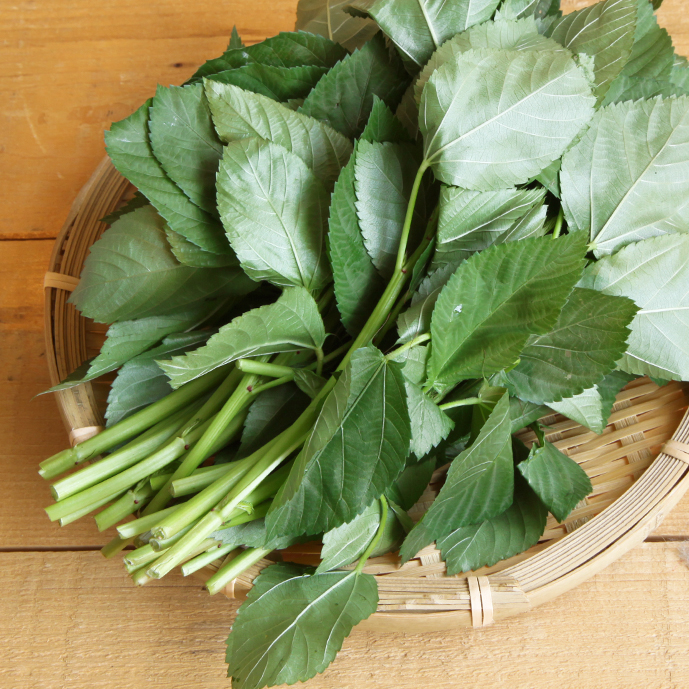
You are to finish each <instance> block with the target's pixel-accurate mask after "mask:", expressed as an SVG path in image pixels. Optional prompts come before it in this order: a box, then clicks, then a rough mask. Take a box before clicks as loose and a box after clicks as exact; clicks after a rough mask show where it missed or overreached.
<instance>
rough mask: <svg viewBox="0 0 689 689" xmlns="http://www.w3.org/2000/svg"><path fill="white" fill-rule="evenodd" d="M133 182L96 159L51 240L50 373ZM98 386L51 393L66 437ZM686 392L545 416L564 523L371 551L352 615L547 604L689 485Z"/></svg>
mask: <svg viewBox="0 0 689 689" xmlns="http://www.w3.org/2000/svg"><path fill="white" fill-rule="evenodd" d="M132 191H133V188H132V187H131V186H130V185H129V184H128V182H127V181H126V180H125V179H124V178H123V177H122V176H121V175H120V174H119V173H118V172H117V171H116V170H115V169H114V167H113V166H112V164H111V163H110V161H109V159H107V158H106V159H105V160H103V162H102V163H101V164H100V165H99V166H98V168H97V169H96V171H95V172H94V174H93V176H92V177H91V179H90V180H89V181H88V183H87V184H86V185H85V186H84V188H83V189H82V190H81V192H80V193H79V195H78V197H77V198H76V200H75V202H74V205H73V207H72V209H71V211H70V214H69V217H68V219H67V222H66V223H65V225H64V227H63V228H62V230H61V232H60V234H59V236H58V237H57V239H56V241H55V247H54V250H53V255H52V257H51V260H50V266H49V269H48V272H47V274H46V280H45V334H46V349H47V360H48V365H49V367H50V377H51V383H52V384H56V383H58V382H59V381H60V380H61V379H63V378H64V377H65V376H67V375H68V374H69V373H71V372H72V371H73V370H74V369H76V368H77V367H78V366H79V365H80V364H81V363H83V362H84V361H85V360H86V359H88V358H90V357H92V356H95V354H97V352H98V350H99V349H100V347H101V345H102V343H103V340H104V336H105V331H106V329H107V327H106V326H103V325H101V324H96V323H93V322H92V321H91V320H89V319H86V318H83V317H82V316H81V315H80V314H79V313H78V312H77V311H76V310H75V308H74V307H73V306H72V305H71V304H68V303H67V299H68V297H69V293H70V292H71V291H72V290H73V289H74V287H75V286H76V285H77V283H78V277H79V274H80V272H81V269H82V266H83V264H84V259H85V258H86V256H87V254H88V252H89V249H90V247H91V245H92V244H93V243H94V242H95V241H96V239H98V237H99V236H100V234H101V233H102V231H103V230H104V229H105V228H106V225H105V224H104V223H102V222H101V221H100V218H102V217H104V216H105V215H107V214H108V213H110V212H111V211H113V210H115V209H116V208H118V207H119V206H120V205H121V204H122V202H123V201H124V200H125V199H127V198H128V197H130V196H131V193H132ZM108 388H109V383H108V382H107V381H106V382H102V379H99V380H98V381H95V382H94V383H86V384H83V385H79V386H77V387H74V388H71V389H69V390H65V391H62V392H58V393H56V399H57V404H58V407H59V410H60V414H61V415H62V418H63V420H64V422H65V425H66V427H67V430H68V431H69V434H70V442H71V443H72V444H73V445H74V444H76V443H78V442H81V441H83V440H85V439H86V438H88V437H90V436H92V435H95V434H96V433H98V432H99V431H100V430H101V429H102V427H103V411H104V409H105V403H106V399H107V393H108ZM688 399H689V386H687V385H686V384H683V383H670V384H668V385H666V386H664V387H658V386H657V385H655V383H653V382H651V381H650V380H649V379H647V378H639V379H637V380H635V381H633V382H631V383H630V384H629V385H627V387H626V388H625V389H624V390H623V391H622V392H621V393H620V394H619V395H618V397H617V401H616V403H615V405H614V407H613V413H612V415H611V417H610V421H609V423H608V426H607V428H606V429H605V431H604V432H603V434H602V435H596V434H594V433H592V432H591V431H589V430H588V429H587V428H585V427H583V426H580V425H578V424H576V423H574V422H573V421H570V420H568V419H566V418H565V417H563V416H560V415H558V414H552V415H551V416H548V417H545V419H544V423H545V424H546V425H547V426H548V428H549V430H547V432H546V438H547V439H548V440H549V441H550V442H552V443H554V444H555V446H556V447H558V448H559V449H560V450H562V451H563V452H564V453H565V454H567V455H569V456H570V457H572V458H573V459H574V460H576V461H577V462H578V463H579V464H580V465H581V466H582V467H583V468H584V469H585V471H586V472H587V474H588V475H589V477H590V478H591V482H592V484H593V493H591V495H589V496H588V497H587V498H586V499H585V500H583V501H582V502H581V503H580V504H579V505H578V506H577V507H576V508H575V510H574V511H573V512H572V514H571V515H570V517H569V518H568V519H567V521H566V522H564V523H563V524H559V523H558V522H557V521H555V519H554V518H553V517H552V516H550V517H549V518H548V523H547V526H546V531H545V533H544V534H543V536H542V537H541V540H540V542H539V543H538V544H537V545H536V546H534V547H533V548H531V549H530V550H528V551H526V552H525V553H522V554H521V555H518V556H516V557H513V558H510V559H508V560H504V561H502V562H500V563H498V564H496V565H494V566H493V567H486V568H483V569H481V570H478V571H476V572H469V573H467V574H460V575H457V576H446V569H445V563H444V562H443V561H442V560H441V559H440V554H439V552H438V551H437V550H436V549H435V548H434V547H433V546H429V547H428V548H425V549H424V550H422V551H421V552H420V553H418V555H417V556H416V557H415V558H414V559H412V560H410V561H409V562H407V563H406V564H404V565H400V561H399V558H398V556H397V554H396V553H394V554H392V553H391V554H389V555H385V556H382V557H378V558H373V559H371V560H369V561H368V563H367V565H366V567H365V570H364V571H366V572H370V573H372V574H375V575H376V579H377V581H378V590H379V596H380V602H379V605H378V612H377V613H376V614H375V615H373V616H372V617H371V618H369V619H368V620H366V621H365V622H363V623H362V625H361V626H362V627H365V628H368V629H375V630H378V631H405V632H424V631H437V630H443V629H451V628H456V627H461V626H474V627H482V626H486V625H488V624H491V623H492V622H493V621H495V620H500V619H503V618H505V617H508V616H510V615H515V614H518V613H521V612H524V611H526V610H529V609H530V608H532V607H533V606H535V605H539V604H541V603H545V602H546V601H549V600H551V599H553V598H555V597H556V596H558V595H559V594H561V593H563V592H565V591H568V590H569V589H571V588H573V587H575V586H577V585H578V584H579V583H581V582H582V581H585V580H586V579H588V578H589V577H591V576H593V575H594V574H596V573H597V572H599V571H601V570H602V569H603V568H604V567H606V566H607V565H609V564H610V563H611V562H613V561H615V560H616V559H618V558H619V557H620V556H621V555H623V554H624V553H626V552H627V551H628V550H630V549H631V548H633V547H634V546H635V545H636V544H637V543H640V542H641V541H643V540H644V539H645V538H646V537H647V536H648V535H649V533H651V532H652V531H653V530H654V529H656V528H657V527H658V525H659V524H660V523H661V521H662V520H663V518H664V517H665V515H666V514H667V513H668V512H669V511H670V510H671V509H672V508H673V507H674V505H675V504H676V503H677V502H678V501H679V499H680V498H681V497H682V495H683V494H684V493H685V492H686V490H687V489H688V488H689V444H688V443H689V416H687V414H686V413H685V412H686V411H687V403H688ZM520 437H521V439H522V440H524V441H525V442H526V443H527V444H530V443H531V442H532V441H533V440H534V435H533V433H532V432H531V431H528V430H527V431H526V432H524V433H522V434H521V435H520ZM439 478H441V477H440V475H439V472H436V474H435V475H434V481H432V482H431V484H430V486H429V487H428V488H427V489H426V491H425V493H424V495H423V496H422V497H421V500H420V501H419V503H417V504H416V505H415V506H414V507H413V508H412V510H411V512H410V515H411V516H412V518H413V519H418V518H420V516H421V515H422V514H423V512H424V511H425V510H426V509H427V508H428V506H429V504H430V503H431V502H432V501H433V499H434V497H435V495H436V494H437V490H438V488H439V485H438V484H437V483H436V481H437V480H438V479H439ZM319 552H320V544H319V543H306V544H303V545H298V546H293V547H291V548H288V549H286V550H283V551H278V552H276V553H275V554H274V555H272V556H271V558H272V559H271V560H268V559H266V560H261V561H260V562H258V563H257V564H256V565H254V566H253V567H252V568H251V569H249V570H248V571H246V572H245V573H244V574H243V575H242V576H240V577H239V578H237V579H235V580H234V581H232V582H231V583H230V584H229V585H228V586H227V588H226V590H225V593H226V594H227V595H228V596H231V597H237V598H242V597H244V596H245V595H246V593H247V591H248V590H249V589H250V588H251V585H252V581H253V579H254V578H255V577H256V576H257V574H258V573H259V571H260V570H261V569H262V568H263V567H265V566H267V565H269V564H271V563H272V562H273V561H275V560H279V559H283V560H290V561H294V562H300V563H304V564H316V563H317V562H318V556H319ZM217 564H219V563H216V567H217ZM206 573H207V572H206Z"/></svg>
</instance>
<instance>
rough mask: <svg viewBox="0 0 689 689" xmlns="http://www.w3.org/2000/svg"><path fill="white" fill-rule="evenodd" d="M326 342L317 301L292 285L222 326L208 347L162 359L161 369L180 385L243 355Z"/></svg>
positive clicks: (316, 347) (319, 344) (268, 352)
mask: <svg viewBox="0 0 689 689" xmlns="http://www.w3.org/2000/svg"><path fill="white" fill-rule="evenodd" d="M324 342H325V329H324V326H323V320H322V319H321V316H320V313H319V312H318V306H317V305H316V302H315V301H314V300H313V297H311V295H310V294H309V293H308V292H307V291H306V290H305V289H303V288H301V287H293V288H291V289H285V290H284V292H283V293H282V295H281V296H280V298H279V299H278V300H277V301H276V302H275V303H274V304H268V305H266V306H260V307H259V308H257V309H252V310H251V311H248V312H247V313H245V314H243V315H242V316H239V317H238V318H235V319H234V320H233V321H232V322H231V323H228V324H227V325H225V326H223V327H222V328H220V330H219V331H218V332H217V333H216V334H215V335H213V336H212V337H211V338H210V339H209V340H208V343H207V344H206V346H205V347H201V348H200V349H197V350H196V351H195V352H192V353H190V354H187V355H186V356H176V357H173V358H172V360H171V361H168V362H162V363H161V368H162V369H163V370H164V371H165V373H167V375H168V376H169V377H170V380H171V382H172V386H173V387H174V388H178V387H179V386H180V385H184V383H188V382H189V381H190V380H194V379H195V378H198V377H199V376H202V375H204V374H205V373H208V372H209V371H212V370H214V369H216V368H218V367H220V366H224V365H225V364H228V363H230V362H231V361H235V360H236V359H241V358H242V357H251V356H262V355H264V354H275V353H277V352H294V351H298V350H301V349H318V348H319V347H322V346H323V343H324Z"/></svg>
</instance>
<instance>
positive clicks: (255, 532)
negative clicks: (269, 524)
mask: <svg viewBox="0 0 689 689" xmlns="http://www.w3.org/2000/svg"><path fill="white" fill-rule="evenodd" d="M211 538H214V539H215V540H216V541H220V543H222V544H223V545H229V546H233V547H238V546H241V545H243V546H246V547H247V548H264V549H266V550H280V549H282V548H289V546H291V545H294V544H295V543H299V542H301V541H302V539H300V538H293V537H292V536H283V537H277V538H272V539H270V540H268V535H267V532H266V520H265V519H253V520H252V521H250V522H245V523H244V524H237V525H236V526H229V527H226V528H224V529H219V530H218V531H214V532H213V533H212V534H211Z"/></svg>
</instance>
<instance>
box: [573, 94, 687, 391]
mask: <svg viewBox="0 0 689 689" xmlns="http://www.w3.org/2000/svg"><path fill="white" fill-rule="evenodd" d="M688 100H689V99H688ZM687 276H689V236H687V235H686V234H677V235H667V236H664V237H654V238H653V239H645V240H644V241H642V242H637V243H636V244H630V245H629V246H627V247H625V248H624V249H622V250H620V251H618V252H617V253H616V254H613V255H612V256H607V257H605V258H603V259H601V260H600V261H597V262H596V263H593V264H592V265H591V266H589V267H588V268H587V269H586V271H585V272H584V277H583V279H582V282H581V286H582V287H588V288H589V289H595V290H598V291H600V292H604V293H605V294H612V295H615V296H624V297H629V298H630V299H633V300H634V301H635V302H636V305H637V306H638V307H639V309H640V310H639V312H638V313H637V315H636V318H635V319H634V320H633V321H632V324H631V331H632V333H631V335H630V336H629V344H628V347H627V352H626V354H625V356H624V357H623V359H622V361H621V362H620V368H622V369H623V370H625V371H627V372H628V373H634V374H636V375H652V376H656V377H658V378H665V379H667V380H689V343H688V342H687V338H686V333H687V327H689V291H687Z"/></svg>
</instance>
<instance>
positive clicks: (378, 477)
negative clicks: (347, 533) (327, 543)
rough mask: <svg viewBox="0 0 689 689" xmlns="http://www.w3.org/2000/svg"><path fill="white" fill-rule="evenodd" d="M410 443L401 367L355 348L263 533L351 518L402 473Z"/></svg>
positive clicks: (309, 530) (322, 526)
mask: <svg viewBox="0 0 689 689" xmlns="http://www.w3.org/2000/svg"><path fill="white" fill-rule="evenodd" d="M410 438H411V433H410V427H409V414H408V412H407V406H406V394H405V390H404V377H403V375H402V371H401V366H400V365H399V364H397V363H395V362H389V361H387V360H386V359H385V357H384V356H383V355H382V354H381V353H380V352H379V351H378V350H377V349H375V348H374V347H370V346H369V347H366V348H362V349H359V350H357V351H356V352H355V353H354V355H353V356H352V359H351V362H350V364H349V365H348V366H347V368H346V369H345V370H344V371H343V372H342V375H341V376H340V378H339V380H338V381H337V384H336V385H335V387H334V388H333V390H332V392H331V393H330V394H329V395H328V397H327V398H326V400H325V404H324V406H323V409H322V410H321V413H320V415H319V417H318V421H317V422H316V424H315V426H314V429H313V432H312V433H311V436H310V438H309V439H308V440H307V441H306V444H305V445H304V449H303V450H302V452H301V454H300V455H299V458H298V459H297V461H296V462H295V465H294V467H293V469H292V472H291V474H290V477H289V479H288V481H287V483H286V484H285V485H284V486H283V488H282V489H281V491H280V493H278V495H277V497H276V498H275V501H274V502H273V506H272V507H271V510H270V512H269V513H268V516H267V521H268V526H269V531H271V532H275V533H288V534H302V533H305V534H317V533H320V532H321V531H329V530H330V529H333V528H335V527H337V526H339V525H340V524H344V523H345V522H348V521H351V520H352V519H353V518H354V517H355V516H356V515H357V514H360V513H361V512H362V511H363V510H364V508H365V507H366V506H367V505H370V504H371V502H373V500H374V499H375V498H377V497H378V496H380V495H381V494H382V493H383V491H384V490H385V488H386V487H387V486H388V485H390V483H392V482H393V481H395V479H397V477H398V476H399V475H400V474H401V473H402V471H403V469H404V466H405V460H406V458H407V455H408V454H409V441H410Z"/></svg>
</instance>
